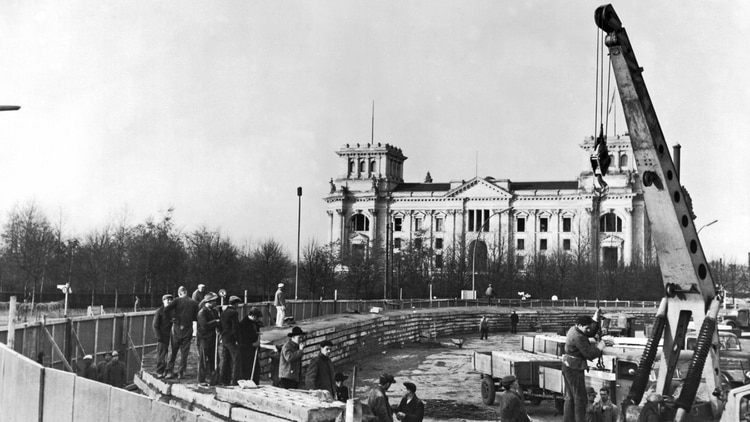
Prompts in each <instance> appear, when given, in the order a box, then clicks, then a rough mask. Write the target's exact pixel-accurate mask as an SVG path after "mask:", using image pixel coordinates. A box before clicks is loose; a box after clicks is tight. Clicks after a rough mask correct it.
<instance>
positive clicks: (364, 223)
mask: <svg viewBox="0 0 750 422" xmlns="http://www.w3.org/2000/svg"><path fill="white" fill-rule="evenodd" d="M351 228H352V231H355V232H366V231H369V230H370V219H369V218H367V217H365V216H364V215H362V214H355V215H354V216H353V217H352V226H351Z"/></svg>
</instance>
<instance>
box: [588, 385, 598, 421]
mask: <svg viewBox="0 0 750 422" xmlns="http://www.w3.org/2000/svg"><path fill="white" fill-rule="evenodd" d="M586 398H587V399H588V401H589V402H588V404H587V405H586V419H585V422H602V420H601V414H600V413H597V412H596V407H595V405H594V402H595V401H596V390H594V387H586Z"/></svg>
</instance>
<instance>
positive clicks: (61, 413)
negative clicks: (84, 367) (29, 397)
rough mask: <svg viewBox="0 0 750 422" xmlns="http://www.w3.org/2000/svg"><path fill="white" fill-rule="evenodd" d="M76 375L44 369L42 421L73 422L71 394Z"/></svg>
mask: <svg viewBox="0 0 750 422" xmlns="http://www.w3.org/2000/svg"><path fill="white" fill-rule="evenodd" d="M75 384H76V375H75V374H74V373H72V372H65V371H59V370H57V369H52V368H46V369H45V370H44V399H43V401H44V403H42V421H44V422H58V421H59V422H73V395H74V393H75Z"/></svg>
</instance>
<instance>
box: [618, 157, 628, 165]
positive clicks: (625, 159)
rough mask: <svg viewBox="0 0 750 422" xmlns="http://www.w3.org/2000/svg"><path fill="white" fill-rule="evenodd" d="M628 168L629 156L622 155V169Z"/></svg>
mask: <svg viewBox="0 0 750 422" xmlns="http://www.w3.org/2000/svg"><path fill="white" fill-rule="evenodd" d="M627 166H628V154H622V155H621V156H620V167H627Z"/></svg>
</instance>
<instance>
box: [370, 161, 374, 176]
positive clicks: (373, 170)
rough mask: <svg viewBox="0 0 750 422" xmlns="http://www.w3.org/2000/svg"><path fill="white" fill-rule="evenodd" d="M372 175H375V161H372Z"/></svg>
mask: <svg viewBox="0 0 750 422" xmlns="http://www.w3.org/2000/svg"><path fill="white" fill-rule="evenodd" d="M370 174H375V160H372V161H370Z"/></svg>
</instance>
